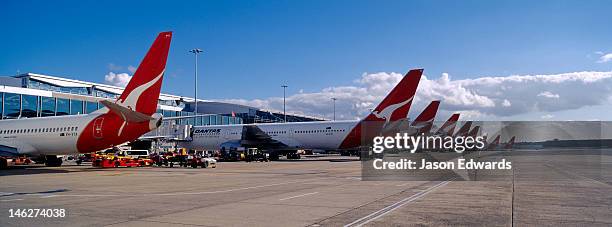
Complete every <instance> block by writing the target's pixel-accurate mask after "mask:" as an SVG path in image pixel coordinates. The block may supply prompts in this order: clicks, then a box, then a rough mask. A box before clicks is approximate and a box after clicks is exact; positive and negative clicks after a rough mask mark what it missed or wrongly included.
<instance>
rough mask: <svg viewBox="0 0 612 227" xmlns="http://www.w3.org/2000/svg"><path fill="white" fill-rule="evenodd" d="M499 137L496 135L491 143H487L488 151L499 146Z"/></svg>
mask: <svg viewBox="0 0 612 227" xmlns="http://www.w3.org/2000/svg"><path fill="white" fill-rule="evenodd" d="M499 137H501V135H497V136H496V137H495V139H493V141H491V142H490V143H489V146H488V149H489V150H493V149H495V148H497V145H499Z"/></svg>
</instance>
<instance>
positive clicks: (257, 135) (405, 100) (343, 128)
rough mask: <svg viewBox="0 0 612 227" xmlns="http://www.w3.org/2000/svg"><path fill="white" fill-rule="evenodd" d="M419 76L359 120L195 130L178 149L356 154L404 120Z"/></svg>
mask: <svg viewBox="0 0 612 227" xmlns="http://www.w3.org/2000/svg"><path fill="white" fill-rule="evenodd" d="M422 74H423V69H414V70H410V71H409V72H408V73H407V74H406V75H405V76H404V77H403V78H402V80H401V81H400V82H399V83H398V84H397V85H396V86H395V88H393V90H391V92H390V93H389V94H388V95H387V97H386V98H385V99H383V101H382V102H381V103H380V104H379V105H378V106H377V107H376V108H375V109H374V110H373V111H372V112H371V113H370V114H369V115H368V116H366V117H365V118H363V119H362V120H348V121H318V122H291V123H266V124H238V125H223V126H212V125H210V126H195V127H193V130H192V136H191V140H190V141H179V142H178V145H179V146H180V147H183V148H187V149H192V150H220V151H221V152H222V153H223V152H225V151H227V150H230V151H232V150H237V149H238V148H241V147H242V148H258V149H261V150H266V151H270V152H271V155H270V156H271V157H273V159H275V156H276V155H278V154H287V155H288V156H289V155H290V154H292V153H296V152H297V150H299V149H304V150H341V151H351V152H356V149H357V148H359V147H360V146H362V142H367V141H370V142H371V141H372V138H373V137H374V136H377V135H379V134H380V132H381V130H382V128H383V127H385V126H387V125H389V124H391V123H393V122H394V121H398V120H400V119H405V118H406V116H407V115H408V111H409V110H410V106H411V104H412V99H413V98H414V95H415V93H416V89H417V87H418V84H419V81H420V79H421V75H422Z"/></svg>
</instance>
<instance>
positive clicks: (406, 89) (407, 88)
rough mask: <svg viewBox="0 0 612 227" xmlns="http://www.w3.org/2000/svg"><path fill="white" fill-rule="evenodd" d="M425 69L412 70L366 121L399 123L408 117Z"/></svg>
mask: <svg viewBox="0 0 612 227" xmlns="http://www.w3.org/2000/svg"><path fill="white" fill-rule="evenodd" d="M421 75H423V69H413V70H410V71H409V72H408V73H407V74H406V76H404V78H402V80H401V81H400V82H399V83H398V84H397V85H396V86H395V88H393V90H391V92H390V93H389V94H388V95H387V97H385V99H383V101H382V102H381V103H380V104H378V106H377V107H376V108H375V109H374V110H373V111H372V113H370V114H369V115H368V116H367V117H366V118H365V119H364V120H365V121H386V122H390V121H397V120H400V119H402V118H406V116H408V110H410V106H411V105H412V99H413V98H414V95H415V94H416V90H417V87H418V86H419V82H420V81H421Z"/></svg>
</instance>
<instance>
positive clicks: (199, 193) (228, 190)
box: [40, 180, 313, 198]
mask: <svg viewBox="0 0 612 227" xmlns="http://www.w3.org/2000/svg"><path fill="white" fill-rule="evenodd" d="M307 181H313V180H302V181H289V182H283V183H276V184H265V185H257V186H250V187H244V188H232V189H226V190H219V191H203V192H174V193H150V194H127V195H126V194H73V195H48V196H42V197H40V198H54V197H113V196H121V197H126V196H176V195H202V194H217V193H226V192H235V191H244V190H250V189H256V188H265V187H272V186H278V185H285V184H295V183H302V182H307Z"/></svg>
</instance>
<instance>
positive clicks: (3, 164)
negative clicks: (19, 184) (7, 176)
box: [0, 157, 8, 169]
mask: <svg viewBox="0 0 612 227" xmlns="http://www.w3.org/2000/svg"><path fill="white" fill-rule="evenodd" d="M0 169H8V160H6V158H3V157H0Z"/></svg>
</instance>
